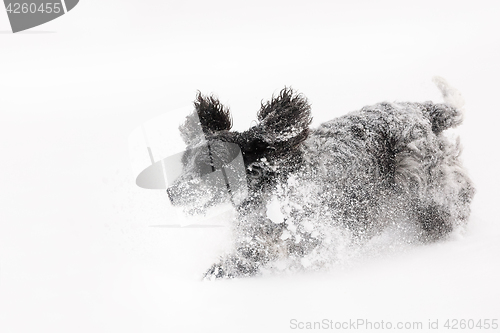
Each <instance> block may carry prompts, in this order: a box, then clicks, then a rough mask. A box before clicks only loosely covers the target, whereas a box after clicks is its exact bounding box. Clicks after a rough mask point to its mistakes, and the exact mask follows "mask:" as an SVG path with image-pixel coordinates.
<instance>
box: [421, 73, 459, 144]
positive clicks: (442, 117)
mask: <svg viewBox="0 0 500 333" xmlns="http://www.w3.org/2000/svg"><path fill="white" fill-rule="evenodd" d="M432 81H433V82H434V83H435V84H436V86H437V87H438V88H439V90H441V93H442V94H443V99H444V101H445V104H431V105H429V107H428V112H429V117H430V119H431V122H432V130H433V131H434V133H436V134H439V133H441V132H442V131H444V130H446V129H448V128H451V127H456V126H458V125H460V124H461V123H462V121H463V116H464V110H463V107H464V105H465V101H464V99H463V98H462V95H461V94H460V92H459V91H458V90H457V89H456V88H454V87H452V86H450V85H449V84H448V82H447V81H446V80H445V79H443V78H442V77H439V76H435V77H434V78H433V79H432Z"/></svg>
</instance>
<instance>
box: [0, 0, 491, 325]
mask: <svg viewBox="0 0 500 333" xmlns="http://www.w3.org/2000/svg"><path fill="white" fill-rule="evenodd" d="M0 13H1V11H0ZM499 14H500V5H499V4H498V3H497V2H494V1H480V2H477V3H474V4H472V3H466V2H460V1H440V2H432V1H419V2H418V3H415V4H407V3H404V4H403V3H401V2H397V1H381V2H376V3H375V2H374V3H368V2H360V3H358V2H356V3H354V2H353V3H347V2H335V3H329V2H313V3H307V4H306V3H305V2H290V1H287V2H284V1H275V2H271V3H269V2H261V1H254V2H247V3H245V4H240V5H237V4H236V3H235V2H223V1H215V2H210V3H209V2H198V3H195V4H189V3H187V2H182V3H181V2H179V3H176V4H174V3H170V2H162V3H161V4H160V3H158V2H154V1H152V0H144V1H141V2H140V3H138V2H132V1H125V0H121V1H118V0H110V1H106V2H105V3H104V2H102V1H99V2H98V1H97V0H86V1H81V2H80V3H79V4H78V6H76V7H75V9H73V10H72V11H71V12H70V13H69V14H67V15H64V16H63V17H61V18H59V19H57V20H54V21H51V22H49V23H47V24H45V25H43V26H40V27H38V28H35V29H33V30H31V31H27V32H25V33H20V34H16V35H12V34H9V33H7V32H8V30H9V28H10V27H9V24H8V21H7V15H6V14H0V45H1V46H0V74H1V75H0V77H1V79H0V112H1V113H0V114H1V121H0V151H1V153H2V157H1V159H0V171H1V172H0V184H1V190H0V202H1V204H0V332H5V333H10V332H115V331H116V332H118V331H119V332H288V331H297V330H299V331H301V330H300V329H298V328H297V329H292V328H291V320H293V319H295V320H296V321H299V322H317V321H322V320H323V319H328V320H333V321H342V322H344V321H349V320H357V319H364V320H372V321H374V322H379V321H382V320H384V321H386V322H387V321H393V322H406V321H411V322H413V321H420V322H422V323H423V324H424V328H427V327H428V323H429V320H430V321H435V320H439V323H440V325H441V330H444V329H443V326H442V325H443V324H444V323H445V321H446V319H458V320H461V319H466V320H468V319H474V320H479V319H500V318H499V313H500V287H499V285H498V281H499V279H500V269H499V266H498V256H499V254H500V245H499V244H500V243H499V242H498V239H499V236H500V226H499V223H498V222H499V221H498V216H499V213H498V208H497V207H498V202H499V199H500V196H499V191H498V188H500V181H499V178H500V177H498V176H497V170H498V165H499V164H500V159H499V157H498V153H497V152H498V149H497V146H498V141H499V140H498V125H497V123H496V121H497V120H498V119H499V117H498V112H497V105H498V101H497V100H498V98H497V97H496V96H497V95H498V91H499V88H500V87H499V84H498V77H499V76H500V66H499V63H498V59H500V36H499V35H498V33H497V31H499V28H500V23H498V19H497V18H498V15H499ZM435 75H439V76H442V77H444V78H446V80H447V81H448V82H450V84H451V85H453V86H454V87H456V88H458V89H459V91H460V92H461V94H462V96H463V98H464V100H465V102H466V104H465V109H466V117H465V120H464V124H463V125H462V126H460V128H459V129H457V130H456V132H457V134H459V135H460V136H461V139H462V141H461V142H462V144H463V146H464V153H463V155H462V158H463V159H464V161H465V165H466V166H467V168H468V169H469V170H470V175H471V178H472V179H473V180H474V182H475V184H476V186H477V189H478V192H477V195H476V197H475V199H474V202H473V210H472V211H473V213H472V217H471V220H470V224H469V227H468V228H467V230H466V232H465V233H464V234H463V235H461V234H456V235H454V237H453V238H452V239H451V240H449V241H446V242H442V243H436V244H431V245H426V246H415V245H409V244H404V242H398V241H395V239H394V233H395V231H394V233H393V232H388V233H386V234H384V235H381V236H380V237H378V238H376V239H374V240H373V241H372V242H371V243H370V244H369V246H367V247H366V248H365V249H364V250H360V251H359V252H355V253H352V255H351V256H350V257H349V258H345V260H344V261H342V262H341V263H339V264H338V265H337V266H336V267H334V269H332V270H331V271H330V272H315V273H313V272H309V273H287V274H282V275H266V276H263V277H259V278H250V279H239V280H229V281H215V282H209V281H205V282H202V281H201V275H202V274H203V273H204V271H206V270H207V269H208V268H209V267H210V265H211V264H212V263H214V262H215V261H216V260H217V258H218V256H219V255H220V254H221V253H223V252H224V251H226V250H227V249H228V247H229V244H228V241H227V240H228V239H229V232H230V230H229V226H228V225H229V222H230V219H231V217H230V214H229V213H226V215H223V216H220V215H219V216H214V217H212V218H210V219H209V220H206V221H203V225H205V226H208V227H205V228H201V227H200V228H196V227H191V228H188V227H183V226H185V225H186V223H185V221H183V220H179V218H178V215H177V214H176V212H175V211H174V210H173V209H172V208H171V207H170V206H169V205H168V204H167V200H168V198H167V197H166V194H165V192H164V191H161V190H158V191H155V190H145V189H141V188H139V187H137V186H136V185H135V179H134V170H133V166H132V164H131V159H130V156H129V146H128V138H129V135H130V134H131V133H132V131H133V130H134V129H136V128H137V127H138V126H140V125H141V124H142V123H144V122H146V121H147V120H149V119H152V118H154V117H156V116H161V115H162V114H164V113H166V112H168V111H170V110H175V109H178V108H180V107H183V106H185V105H186V104H189V103H190V101H192V100H193V99H194V97H195V93H196V91H197V90H198V89H199V90H201V91H202V92H206V93H209V92H214V93H216V94H218V96H219V97H220V99H221V101H222V102H223V103H227V104H228V105H230V107H231V110H232V112H233V118H234V127H235V128H236V129H244V128H247V127H249V126H250V124H251V123H252V121H253V120H255V118H256V116H255V113H256V111H257V109H258V108H259V106H260V102H261V100H263V99H264V100H267V99H269V98H270V97H271V95H272V94H273V93H276V92H277V91H279V90H280V89H281V88H283V87H284V86H285V85H289V86H292V87H294V88H295V89H297V90H299V91H301V92H302V93H304V95H305V96H307V97H308V98H309V100H310V101H311V103H312V112H313V117H314V121H313V126H315V125H318V124H319V123H321V122H323V121H326V120H329V119H331V118H333V117H335V116H339V115H342V114H345V113H347V112H349V111H352V110H356V109H359V108H361V107H363V106H364V105H370V104H374V103H377V102H380V101H383V100H388V101H396V100H397V101H405V100H409V101H424V100H435V101H439V100H440V93H439V90H438V89H436V87H435V86H434V84H433V83H432V82H431V79H432V77H434V76H435ZM146 157H147V156H146ZM426 330H427V329H423V330H419V331H421V332H423V331H426ZM409 331H411V330H409ZM468 331H473V330H468ZM476 331H479V330H477V329H476ZM481 331H484V330H481Z"/></svg>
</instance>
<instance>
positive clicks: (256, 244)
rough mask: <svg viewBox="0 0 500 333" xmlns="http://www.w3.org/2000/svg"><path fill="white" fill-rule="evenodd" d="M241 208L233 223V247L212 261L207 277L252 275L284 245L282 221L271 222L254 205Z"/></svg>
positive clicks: (276, 254)
mask: <svg viewBox="0 0 500 333" xmlns="http://www.w3.org/2000/svg"><path fill="white" fill-rule="evenodd" d="M249 207H252V209H240V213H241V214H240V216H239V218H238V221H237V222H236V226H235V232H234V236H235V250H234V252H233V253H231V254H229V255H227V256H225V257H223V258H222V259H221V261H220V262H219V263H217V264H214V265H212V267H210V269H209V270H208V271H207V272H206V273H205V278H206V279H212V278H216V279H218V278H234V277H244V276H254V275H257V274H258V273H259V269H260V268H261V267H262V266H263V265H265V264H267V263H268V262H270V261H272V260H275V259H277V258H278V256H279V253H280V252H282V249H281V247H283V246H284V243H283V241H282V240H281V239H280V236H281V235H282V233H283V229H284V228H285V224H284V223H279V224H277V223H274V222H272V221H271V220H270V219H268V218H267V217H266V216H265V215H264V213H263V212H265V210H262V209H259V208H255V207H253V206H252V205H249Z"/></svg>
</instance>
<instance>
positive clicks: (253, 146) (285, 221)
mask: <svg viewBox="0 0 500 333" xmlns="http://www.w3.org/2000/svg"><path fill="white" fill-rule="evenodd" d="M435 82H436V84H437V85H438V87H439V88H440V89H441V91H442V93H443V96H444V98H445V101H447V103H445V104H441V103H439V104H436V103H432V102H425V103H386V102H385V103H379V104H375V105H372V106H366V107H364V108H362V109H361V110H359V111H354V112H351V113H349V114H347V115H345V116H342V117H339V118H336V119H333V120H331V121H328V122H326V123H323V124H322V125H320V126H319V127H318V128H316V129H310V128H309V125H310V123H311V115H310V105H309V103H308V102H307V100H306V98H305V97H304V96H303V95H301V94H297V93H295V92H294V91H293V90H292V89H290V88H285V89H283V90H282V91H281V92H280V94H279V95H278V96H274V97H273V98H272V99H271V100H270V101H269V102H267V103H263V104H262V105H261V108H260V111H259V112H258V115H257V118H258V121H259V122H258V123H257V124H256V125H255V126H254V127H252V128H250V129H249V130H247V131H244V132H236V131H230V129H231V124H232V121H231V117H230V113H229V110H228V109H227V108H226V107H224V106H223V105H222V104H221V103H220V102H219V101H218V100H217V99H216V98H215V97H213V96H208V97H207V96H202V95H201V94H198V96H197V99H196V101H195V107H196V112H197V114H198V116H199V121H200V123H201V125H202V128H203V132H204V136H205V138H206V142H208V143H209V144H210V145H211V146H212V149H213V150H215V151H216V152H217V153H216V154H214V155H220V154H222V155H223V154H224V144H221V143H224V142H230V143H235V144H237V145H238V146H239V147H240V149H241V152H242V155H243V160H244V164H245V167H246V171H247V183H248V197H247V198H246V199H245V200H244V201H243V202H242V203H239V204H238V205H237V206H236V210H237V218H236V220H235V221H234V234H235V240H234V243H235V244H234V251H233V253H230V254H229V255H227V256H225V257H223V258H222V259H221V261H220V262H219V263H217V264H214V265H213V266H212V267H211V268H210V269H209V270H208V272H207V273H206V277H208V278H227V277H238V276H251V275H255V274H258V273H259V272H260V271H261V270H262V269H267V268H273V267H277V266H279V264H283V263H284V262H286V265H287V266H288V267H290V266H293V267H296V268H309V269H310V268H320V267H323V266H325V265H328V262H331V261H332V260H333V261H334V260H335V256H336V253H337V251H338V249H339V248H340V247H342V246H345V245H346V242H347V243H352V242H354V243H356V242H363V241H366V240H368V239H370V238H371V237H373V236H375V235H377V234H379V233H381V232H382V231H383V230H384V229H385V228H387V227H388V226H393V227H394V226H396V227H401V228H403V227H405V228H406V227H407V226H408V225H411V226H413V227H414V229H417V230H418V231H417V233H416V234H417V238H418V239H419V240H420V241H424V242H430V241H436V240H439V239H443V238H444V237H446V236H447V235H449V234H450V232H451V231H452V230H454V229H456V228H457V227H460V226H464V225H465V224H466V223H467V220H468V218H469V214H470V203H471V201H472V198H473V196H474V187H473V185H472V183H471V181H470V179H469V177H468V176H467V174H466V172H465V170H464V168H463V167H462V164H461V162H460V159H459V155H460V151H461V147H460V144H459V141H458V139H457V140H450V139H448V138H447V137H445V136H444V135H443V131H445V130H446V129H448V128H451V127H455V126H458V125H459V124H460V123H461V122H462V115H463V114H462V106H463V100H461V98H460V96H459V93H458V92H457V91H456V90H454V89H453V88H451V87H450V86H449V85H448V84H447V83H446V82H445V81H444V80H443V79H440V78H437V79H435ZM192 121H193V120H192V119H190V118H189V117H188V119H187V120H186V123H185V124H184V125H183V126H181V128H180V130H181V134H182V136H183V137H184V139H185V141H186V143H187V144H188V146H189V147H190V150H189V153H188V152H186V154H185V156H184V159H183V164H184V171H183V174H184V175H183V177H182V178H183V181H182V182H181V181H179V182H178V183H177V184H176V185H174V186H173V187H172V188H170V189H169V190H168V192H169V196H170V198H171V199H172V203H173V204H177V205H183V204H186V203H189V204H193V203H196V202H199V207H198V210H199V211H203V210H204V209H205V208H206V207H208V206H210V205H211V204H214V203H217V202H218V199H217V198H218V195H217V194H216V193H210V189H207V188H204V189H199V188H197V186H196V182H194V183H193V182H191V183H189V182H186V181H185V180H186V179H190V177H191V178H193V174H195V173H196V172H195V169H196V168H197V166H198V168H199V165H200V163H205V164H207V165H210V166H211V167H212V168H213V170H215V169H217V168H219V167H220V165H217V162H214V160H213V158H210V159H209V156H208V154H207V153H206V151H205V152H204V151H203V150H201V149H198V150H197V149H196V147H197V145H198V146H199V144H200V142H201V141H200V140H199V138H198V137H197V135H196V134H195V133H193V132H192V131H191V129H192V128H193V126H192ZM190 122H191V123H190ZM221 163H222V162H221ZM219 164H220V163H219ZM186 177H187V178H186ZM188 183H189V184H190V185H189V186H187V185H185V184H188ZM186 198H190V199H189V200H184V199H186ZM201 198H204V199H201ZM207 198H208V199H207Z"/></svg>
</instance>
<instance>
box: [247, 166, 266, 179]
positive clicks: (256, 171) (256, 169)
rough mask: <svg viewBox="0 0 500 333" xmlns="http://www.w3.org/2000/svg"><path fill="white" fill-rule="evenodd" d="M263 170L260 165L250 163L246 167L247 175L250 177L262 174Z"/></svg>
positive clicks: (258, 176) (257, 176)
mask: <svg viewBox="0 0 500 333" xmlns="http://www.w3.org/2000/svg"><path fill="white" fill-rule="evenodd" d="M262 173H263V170H262V168H261V167H260V166H257V165H251V166H250V167H249V168H248V176H250V177H252V178H260V177H261V176H262Z"/></svg>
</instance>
